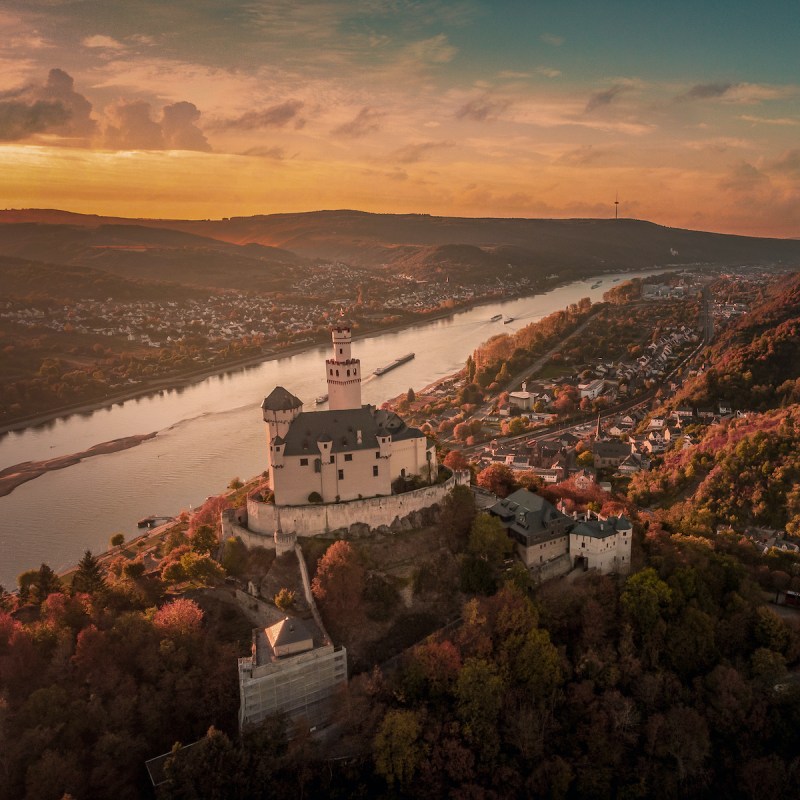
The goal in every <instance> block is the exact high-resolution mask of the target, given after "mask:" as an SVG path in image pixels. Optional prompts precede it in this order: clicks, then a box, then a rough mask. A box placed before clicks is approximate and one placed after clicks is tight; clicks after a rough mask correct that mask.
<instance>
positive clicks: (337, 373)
mask: <svg viewBox="0 0 800 800" xmlns="http://www.w3.org/2000/svg"><path fill="white" fill-rule="evenodd" d="M336 377H337V378H338V377H339V370H338V369H337V370H336Z"/></svg>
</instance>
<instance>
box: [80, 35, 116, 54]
mask: <svg viewBox="0 0 800 800" xmlns="http://www.w3.org/2000/svg"><path fill="white" fill-rule="evenodd" d="M81 44H82V45H83V46H84V47H88V48H89V49H99V50H113V51H115V52H120V51H122V50H124V49H125V45H124V44H123V43H122V42H118V41H117V40H116V39H113V38H112V37H111V36H103V35H102V34H95V35H94V36H87V37H85V38H84V39H83V40H82V41H81Z"/></svg>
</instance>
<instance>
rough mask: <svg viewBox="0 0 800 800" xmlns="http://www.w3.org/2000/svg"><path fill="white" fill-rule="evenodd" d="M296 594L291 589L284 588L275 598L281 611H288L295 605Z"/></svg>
mask: <svg viewBox="0 0 800 800" xmlns="http://www.w3.org/2000/svg"><path fill="white" fill-rule="evenodd" d="M294 600H295V594H294V592H293V591H292V590H291V589H287V588H286V587H284V588H282V589H281V590H280V591H279V592H278V593H277V594H276V595H275V597H274V598H273V602H274V603H275V605H276V606H277V607H278V608H279V609H280V610H281V611H288V610H289V609H290V608H291V607H292V606H293V605H294Z"/></svg>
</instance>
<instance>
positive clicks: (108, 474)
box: [0, 272, 650, 586]
mask: <svg viewBox="0 0 800 800" xmlns="http://www.w3.org/2000/svg"><path fill="white" fill-rule="evenodd" d="M646 274H650V273H647V272H637V273H629V274H628V275H625V274H621V273H620V274H611V275H608V276H607V277H605V278H604V279H603V281H602V283H601V284H600V285H599V286H598V287H597V288H595V289H592V288H591V286H592V285H594V284H596V282H597V280H596V279H591V280H586V281H577V282H575V283H572V284H568V285H566V286H562V287H559V288H558V289H554V290H552V291H550V292H548V293H547V294H543V295H538V296H535V297H527V298H518V299H515V300H509V301H507V302H499V303H494V304H492V305H485V306H480V307H478V308H474V309H472V310H470V311H465V312H460V313H458V314H455V315H453V316H452V317H449V318H447V319H442V320H435V321H433V322H428V323H425V324H422V325H418V326H415V327H413V328H408V329H405V330H402V331H395V332H391V333H384V334H380V335H376V336H373V337H369V338H366V339H361V340H356V341H355V342H354V347H353V349H354V353H355V354H356V355H357V356H358V357H359V358H360V359H361V362H362V364H363V367H364V373H365V374H367V373H371V372H372V370H374V369H375V368H376V367H379V366H382V365H384V364H387V363H388V362H390V361H392V360H393V359H395V358H397V357H398V356H401V355H404V354H405V353H408V352H414V353H416V358H415V359H414V360H413V361H409V362H408V363H407V364H404V365H403V366H401V367H399V368H397V369H395V370H392V371H391V372H388V373H386V374H385V375H383V376H381V377H380V378H377V377H372V376H370V377H369V378H367V379H366V380H365V381H364V386H363V391H362V396H363V400H364V402H368V403H376V404H379V403H381V402H383V401H384V400H386V399H387V398H389V397H394V396H396V395H398V394H400V393H401V392H405V391H406V390H407V389H408V388H409V387H414V388H415V389H420V388H422V387H423V386H426V385H428V384H430V383H432V382H434V381H435V380H437V379H439V378H442V377H444V376H445V375H448V374H450V373H452V372H455V371H456V370H458V369H460V368H461V367H462V366H463V365H464V362H465V360H466V358H467V356H468V355H469V354H470V353H471V352H472V351H473V350H474V349H475V347H476V346H477V345H479V344H480V343H481V342H484V341H486V340H487V339H488V338H489V337H490V336H493V335H496V334H498V333H509V332H513V331H515V330H518V329H519V328H521V327H523V326H525V325H527V324H529V323H530V322H532V321H534V320H536V319H539V318H540V317H542V316H546V315H547V314H549V313H551V312H553V311H556V310H558V309H562V308H565V307H566V306H567V305H569V304H570V303H575V302H578V301H579V300H580V299H581V298H582V297H590V298H591V299H592V300H599V299H601V297H602V294H603V292H604V291H606V290H607V289H608V288H610V286H612V285H613V284H614V283H615V282H616V281H619V280H623V279H625V278H626V277H633V276H635V275H640V276H641V275H646ZM496 314H502V315H504V316H512V317H514V322H512V323H510V324H508V325H503V323H502V321H495V322H491V321H490V320H491V318H492V317H493V316H495V315H496ZM326 354H327V348H324V347H313V348H311V349H309V350H307V351H304V352H302V353H299V354H297V355H295V356H292V357H288V358H282V359H276V360H272V361H266V362H264V363H262V364H258V365H256V366H253V367H249V368H245V369H240V370H237V371H234V372H229V373H225V374H222V375H216V376H213V377H210V378H208V379H206V380H204V381H202V382H200V383H196V384H193V385H190V386H186V387H182V388H179V389H174V390H171V391H168V390H163V391H161V392H159V393H157V394H154V395H151V396H147V397H140V398H137V399H134V400H129V401H126V402H124V403H118V404H116V405H114V406H112V407H110V408H105V409H100V410H97V411H93V412H90V413H86V414H73V415H72V416H68V417H65V418H63V419H58V420H54V421H52V422H49V423H47V424H46V425H42V426H39V427H31V428H27V429H25V430H23V431H17V432H12V433H7V434H5V435H4V436H2V437H0V471H2V470H3V469H4V468H7V467H11V466H13V465H15V464H19V463H22V462H25V461H34V462H40V461H48V460H50V459H57V458H60V457H61V456H69V455H72V454H75V453H80V452H82V451H85V450H88V449H89V448H92V447H94V446H95V445H98V444H101V443H104V442H110V441H111V440H114V439H123V438H124V437H132V436H140V435H142V434H149V433H154V432H157V435H156V436H153V437H152V438H147V439H144V440H143V441H142V443H141V444H139V445H137V446H135V447H130V448H129V449H126V450H122V451H119V452H113V453H108V454H104V455H96V456H93V457H91V458H86V459H85V460H83V461H78V462H76V463H75V464H74V465H72V466H68V467H65V468H63V469H59V470H58V471H54V472H47V473H45V474H43V475H41V476H40V477H37V478H36V479H35V480H31V481H29V482H27V483H24V484H23V485H20V486H18V487H17V488H16V489H14V490H13V491H12V492H11V493H10V494H8V495H7V496H6V497H2V498H0V584H2V585H4V586H13V585H14V584H15V581H16V576H17V575H18V574H19V573H20V572H22V571H23V570H24V569H28V568H31V567H36V566H38V565H39V564H40V563H41V562H42V561H47V562H48V563H49V564H50V565H51V566H52V567H53V568H54V569H60V568H63V567H66V566H68V565H69V564H72V563H74V562H76V561H77V560H78V559H79V558H80V556H81V555H82V553H83V551H84V550H85V549H86V548H90V549H91V550H93V551H102V550H105V549H106V547H107V545H108V540H109V537H110V535H111V534H112V533H115V532H122V533H124V534H125V535H126V538H127V537H130V536H131V535H133V533H134V532H135V531H136V522H137V520H139V519H141V518H142V517H145V516H149V515H153V514H155V515H162V514H169V515H173V514H176V513H177V512H179V511H180V510H181V509H183V508H189V507H190V506H197V505H199V504H200V503H202V502H203V500H205V498H206V497H207V496H208V495H211V494H219V492H221V491H222V490H223V489H224V488H225V486H226V485H227V484H228V483H229V481H230V480H231V478H233V477H235V476H240V477H243V478H246V477H250V476H251V475H255V474H257V473H259V472H261V471H263V470H264V469H265V468H266V444H265V441H264V429H263V423H262V422H261V413H260V409H259V406H260V404H261V401H262V400H263V398H264V396H265V395H266V394H267V393H269V392H270V391H271V390H272V389H273V388H274V386H275V385H276V384H282V385H284V386H286V387H287V388H288V389H290V390H291V391H292V392H293V393H294V394H296V395H297V396H298V397H300V398H301V399H302V400H304V401H305V403H306V404H307V405H306V408H307V409H313V408H314V398H315V397H316V396H318V395H320V394H322V393H323V391H325V388H324V387H325V371H324V359H325V357H326ZM323 408H324V406H323Z"/></svg>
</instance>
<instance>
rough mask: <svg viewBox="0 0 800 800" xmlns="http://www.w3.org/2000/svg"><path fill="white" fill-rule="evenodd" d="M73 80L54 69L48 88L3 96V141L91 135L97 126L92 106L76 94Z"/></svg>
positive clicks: (20, 90) (34, 87)
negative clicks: (45, 135) (92, 113)
mask: <svg viewBox="0 0 800 800" xmlns="http://www.w3.org/2000/svg"><path fill="white" fill-rule="evenodd" d="M74 85H75V82H74V81H73V79H72V77H71V76H70V75H69V74H67V73H66V72H64V70H61V69H51V70H50V72H49V74H48V76H47V82H46V83H45V84H44V85H38V84H30V85H28V86H24V87H22V88H18V89H14V90H11V91H9V92H4V93H3V94H2V95H0V139H3V140H4V141H19V140H22V139H27V138H28V137H30V136H33V135H35V134H43V133H47V134H56V135H59V136H64V137H79V138H85V137H88V136H91V135H92V134H93V133H94V131H95V129H96V126H97V123H96V122H95V121H94V120H93V119H92V117H91V112H92V104H91V103H90V102H89V101H88V100H87V99H86V98H85V97H84V96H83V95H82V94H79V93H78V92H76V91H75V88H74Z"/></svg>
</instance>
